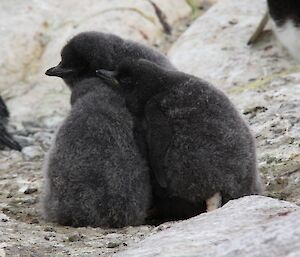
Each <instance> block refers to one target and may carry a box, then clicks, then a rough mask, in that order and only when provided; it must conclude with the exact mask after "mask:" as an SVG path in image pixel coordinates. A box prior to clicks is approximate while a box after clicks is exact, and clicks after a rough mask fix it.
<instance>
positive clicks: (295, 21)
mask: <svg viewBox="0 0 300 257" xmlns="http://www.w3.org/2000/svg"><path fill="white" fill-rule="evenodd" d="M267 2H268V8H269V13H270V16H271V19H272V23H273V30H274V32H275V34H276V36H277V38H278V39H279V41H280V42H281V43H282V45H283V46H284V47H285V48H287V50H288V51H289V53H290V54H291V55H292V56H293V57H294V58H295V59H297V60H298V61H300V1H298V0H268V1H267Z"/></svg>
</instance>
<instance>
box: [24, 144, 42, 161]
mask: <svg viewBox="0 0 300 257" xmlns="http://www.w3.org/2000/svg"><path fill="white" fill-rule="evenodd" d="M22 153H23V155H24V158H25V160H33V159H35V158H38V157H41V156H42V153H43V151H42V149H41V147H39V146H26V147H24V148H23V149H22Z"/></svg>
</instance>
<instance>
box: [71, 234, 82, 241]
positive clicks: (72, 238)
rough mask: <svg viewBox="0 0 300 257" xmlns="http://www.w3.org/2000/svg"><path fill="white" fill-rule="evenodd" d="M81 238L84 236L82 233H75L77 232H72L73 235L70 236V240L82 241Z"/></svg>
mask: <svg viewBox="0 0 300 257" xmlns="http://www.w3.org/2000/svg"><path fill="white" fill-rule="evenodd" d="M81 238H82V235H81V234H79V233H75V234H72V235H69V236H68V241H70V242H76V241H80V240H81Z"/></svg>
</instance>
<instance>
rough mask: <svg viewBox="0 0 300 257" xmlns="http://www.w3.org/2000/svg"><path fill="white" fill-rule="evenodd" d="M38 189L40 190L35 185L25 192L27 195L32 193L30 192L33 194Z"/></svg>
mask: <svg viewBox="0 0 300 257" xmlns="http://www.w3.org/2000/svg"><path fill="white" fill-rule="evenodd" d="M37 191H38V190H37V188H35V187H29V188H27V189H25V191H24V194H25V195H30V194H33V193H35V192H37Z"/></svg>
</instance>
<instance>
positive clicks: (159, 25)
mask: <svg viewBox="0 0 300 257" xmlns="http://www.w3.org/2000/svg"><path fill="white" fill-rule="evenodd" d="M71 2H72V3H71ZM74 2H76V3H75V4H74ZM82 2H83V1H64V2H63V4H62V3H60V1H56V0H55V1H46V0H45V1H44V2H43V4H40V2H39V3H38V1H34V0H32V1H27V2H26V3H25V2H24V1H21V0H13V1H10V2H8V1H7V2H3V3H0V7H1V8H0V17H1V18H0V20H2V19H3V21H4V20H5V21H6V24H7V25H6V26H4V27H1V29H0V42H1V44H2V46H3V47H1V49H0V54H1V56H2V59H1V61H0V67H1V69H0V75H1V76H0V90H1V95H3V96H4V97H5V99H6V100H7V101H8V105H9V108H10V110H11V115H12V118H11V126H10V130H11V131H12V132H13V134H14V135H16V139H17V140H18V141H19V142H20V143H21V144H22V146H24V149H23V151H22V153H19V152H15V151H1V152H0V210H1V212H0V256H1V257H2V256H5V254H6V256H36V257H37V256H112V255H113V254H114V253H116V252H119V251H121V250H124V249H127V248H131V247H134V246H135V245H136V243H137V242H139V241H141V240H143V239H145V238H148V237H149V236H151V235H153V234H157V233H158V232H160V231H162V230H168V228H169V227H172V226H173V223H166V224H162V225H160V226H158V227H154V226H140V227H128V228H124V229H110V230H103V229H100V228H93V229H92V228H77V229H75V228H70V227H62V226H57V225H55V224H49V223H45V222H44V221H43V220H42V219H41V218H40V215H39V213H38V212H39V206H38V204H39V203H38V201H39V194H40V192H41V182H42V173H41V168H42V161H43V158H44V155H45V153H46V152H47V150H48V149H49V146H50V144H51V140H52V138H53V136H54V132H55V129H56V127H57V125H58V124H59V122H60V121H61V120H62V119H63V117H64V116H65V113H66V112H67V111H68V109H69V99H68V98H69V92H68V90H67V89H66V87H65V86H64V85H63V83H62V82H61V81H59V80H55V79H53V78H46V77H45V76H43V72H44V71H45V70H46V68H48V67H51V65H54V64H56V63H57V62H58V59H59V51H60V48H61V46H62V45H63V44H64V43H65V41H66V39H67V38H69V37H70V36H71V35H73V34H76V33H78V32H80V31H83V30H100V31H109V32H112V31H113V32H115V33H117V34H119V35H121V36H123V37H126V38H131V39H135V40H137V41H140V42H143V43H146V44H149V45H153V46H154V47H158V48H159V49H160V50H162V51H163V52H165V53H168V55H169V57H170V59H171V61H172V62H173V63H174V64H175V65H176V66H177V67H178V68H179V69H181V70H183V71H186V72H189V73H191V74H195V75H197V76H199V77H202V78H205V79H207V80H209V81H211V82H213V83H214V84H215V85H216V86H218V87H219V88H221V89H223V90H224V91H226V92H227V93H228V95H229V97H230V98H231V99H232V100H233V101H234V103H235V104H236V105H237V107H238V108H239V110H240V111H241V112H242V113H243V114H244V116H245V118H246V119H247V120H248V121H249V124H250V126H251V128H252V130H253V131H254V134H255V136H256V139H257V146H258V157H259V169H260V173H261V175H262V177H263V180H264V183H265V185H266V195H268V196H272V197H275V198H279V199H284V200H288V201H290V202H293V203H296V204H300V157H299V156H300V154H299V153H300V125H299V124H300V113H299V110H300V108H299V107H300V106H299V100H298V99H299V97H297V96H299V95H300V76H299V74H300V73H299V71H298V70H299V69H298V68H297V67H298V66H297V64H296V63H295V62H294V61H293V60H292V59H291V58H290V57H289V56H288V54H287V53H286V52H285V51H284V50H283V49H281V48H280V46H279V44H278V43H277V41H276V39H275V38H274V37H273V36H272V34H271V33H270V32H266V33H265V34H264V35H263V37H262V39H261V41H260V42H259V43H258V44H257V45H256V46H253V47H249V46H247V45H246V43H245V42H247V39H248V38H249V37H250V35H251V33H252V32H253V31H254V29H255V26H256V25H257V23H258V21H259V19H260V17H261V16H262V14H263V12H264V10H265V3H264V1H262V0H254V2H255V4H251V6H250V4H249V3H248V1H246V0H242V1H235V0H221V1H220V2H219V3H217V4H216V5H215V6H213V7H212V8H211V9H209V10H208V12H206V13H205V14H204V15H203V16H202V17H200V18H198V19H197V20H196V21H195V22H193V21H194V19H195V18H196V17H197V16H199V15H201V14H202V13H203V12H204V10H206V9H208V7H209V5H210V3H211V2H216V1H205V3H201V4H199V3H200V2H203V1H199V0H198V1H192V0H191V1H183V0H182V1H181V0H176V1H174V0H170V1H167V0H164V1H152V2H151V1H146V0H143V1H142V0H141V1H133V0H132V1H130V0H128V1H122V4H120V3H119V2H120V1H108V0H107V1H105V0H101V1H100V0H98V1H93V0H90V1H87V2H89V3H88V4H87V3H86V4H83V3H82ZM16 5H17V6H18V8H15V6H16ZM86 5H88V6H93V7H94V8H88V7H87V6H86ZM155 6H156V7H155ZM198 6H204V10H203V8H198ZM157 7H159V8H157ZM158 9H159V10H160V11H161V12H160V11H159V10H158ZM66 10H68V12H69V13H68V16H67V18H66V15H65V13H64V12H66ZM54 14H55V15H54ZM107 20H108V21H107ZM2 24H3V23H2ZM191 24H192V26H190V25H191ZM184 31H185V32H184ZM182 32H184V33H183V35H182V36H180V38H179V39H177V38H178V37H179V35H180V34H181V33H182ZM169 49H170V50H169ZM251 201H252V203H253V201H256V200H251ZM251 201H250V202H247V203H248V204H251ZM293 208H294V207H293ZM295 208H296V207H295ZM150 240H151V239H150ZM4 253H5V254H4ZM119 256H122V253H120V255H119ZM126 256H127V255H126ZM128 256H129V255H128ZM132 256H137V255H132ZM140 256H144V255H140ZM149 256H150V255H149ZM151 256H152V255H151ZM153 256H159V255H153ZM162 256H163V255H162ZM165 256H168V255H165ZM170 256H174V255H170ZM180 256H181V255H180ZM182 256H185V255H182ZM191 256H192V255H191ZM212 256H213V255H212ZM295 256H296V255H295Z"/></svg>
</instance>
